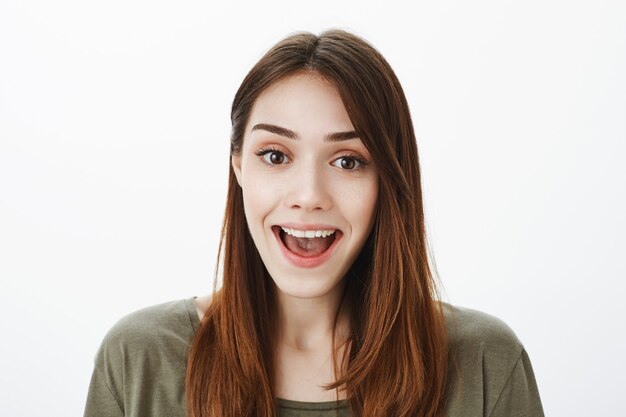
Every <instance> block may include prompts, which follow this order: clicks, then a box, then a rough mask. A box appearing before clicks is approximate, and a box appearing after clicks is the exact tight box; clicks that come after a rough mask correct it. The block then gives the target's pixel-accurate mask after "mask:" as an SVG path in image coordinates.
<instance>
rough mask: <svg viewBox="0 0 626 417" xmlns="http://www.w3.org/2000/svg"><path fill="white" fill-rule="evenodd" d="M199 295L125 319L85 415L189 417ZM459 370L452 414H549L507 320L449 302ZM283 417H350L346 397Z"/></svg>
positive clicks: (102, 355) (286, 409)
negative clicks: (188, 377) (188, 378)
mask: <svg viewBox="0 0 626 417" xmlns="http://www.w3.org/2000/svg"><path fill="white" fill-rule="evenodd" d="M194 298H195V297H193V298H188V299H185V300H177V301H171V302H168V303H163V304H158V305H155V306H151V307H147V308H144V309H142V310H139V311H136V312H134V313H131V314H129V315H127V316H125V317H124V318H122V319H121V320H119V321H118V322H117V323H116V324H115V325H114V326H113V327H112V328H111V330H109V332H108V333H107V334H106V336H105V337H104V340H103V341H102V344H101V346H100V349H99V350H98V352H97V354H96V357H95V367H94V370H93V374H92V377H91V383H90V386H89V392H88V394H87V402H86V405H85V414H84V416H85V417H122V416H127V417H186V406H185V369H186V366H187V353H188V349H189V346H190V344H191V341H192V338H193V336H194V334H195V332H196V330H197V329H198V327H199V325H200V319H199V318H198V314H197V312H196V310H195V306H194V303H193V300H194ZM444 313H445V319H446V325H447V328H448V337H449V340H450V346H451V350H452V352H453V357H454V362H455V365H453V366H450V372H449V384H448V403H447V405H446V409H447V415H448V417H472V416H483V417H510V416H516V417H522V416H527V417H543V410H542V406H541V400H540V398H539V392H538V390H537V384H536V382H535V377H534V374H533V370H532V367H531V364H530V360H529V359H528V355H527V354H526V351H525V350H524V347H523V346H522V344H521V343H520V341H519V340H518V338H517V337H516V336H515V334H514V333H513V332H512V331H511V329H510V328H509V327H508V326H507V325H506V324H504V323H503V322H502V321H501V320H499V319H497V318H495V317H493V316H490V315H487V314H485V313H481V312H478V311H475V310H470V309H466V308H460V307H455V306H452V305H450V304H444ZM278 404H279V407H280V416H281V417H332V416H335V415H337V414H336V411H337V410H338V411H339V413H338V415H339V416H341V417H348V416H350V414H349V409H348V405H347V402H346V400H343V401H339V402H322V403H306V402H299V401H289V400H285V399H278Z"/></svg>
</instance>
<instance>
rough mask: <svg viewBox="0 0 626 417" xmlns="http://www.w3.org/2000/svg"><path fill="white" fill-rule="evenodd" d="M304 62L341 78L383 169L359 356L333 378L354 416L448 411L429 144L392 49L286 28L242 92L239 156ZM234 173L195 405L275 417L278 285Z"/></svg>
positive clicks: (356, 339)
mask: <svg viewBox="0 0 626 417" xmlns="http://www.w3.org/2000/svg"><path fill="white" fill-rule="evenodd" d="M300 72H311V73H314V74H316V75H319V76H321V77H323V78H324V79H326V80H328V81H330V82H331V83H333V85H334V86H335V87H336V88H337V90H338V91H339V94H340V96H341V99H342V100H343V103H344V106H345V108H346V110H347V112H348V115H349V117H350V119H351V121H352V124H353V126H354V128H355V130H356V131H357V132H358V133H359V137H360V138H361V140H362V141H363V143H364V145H365V147H366V148H367V149H368V151H369V152H370V154H371V155H372V158H373V160H374V163H375V165H376V167H377V169H378V173H379V193H378V195H379V197H378V201H377V206H376V210H375V219H374V226H373V228H372V231H371V233H370V235H369V237H368V239H367V241H366V243H365V245H364V247H363V248H362V250H361V252H360V254H359V256H358V257H357V260H356V261H355V262H354V264H353V265H352V267H351V268H350V270H349V271H348V273H347V274H346V276H345V277H344V280H346V299H347V298H348V297H349V299H350V300H351V302H350V303H348V304H347V305H348V306H349V308H350V317H351V328H350V332H351V333H350V337H349V342H350V343H349V345H348V346H349V348H348V350H347V352H346V355H345V356H344V359H347V361H346V363H347V365H346V366H345V371H344V372H343V373H342V374H341V375H338V377H337V380H336V381H335V382H334V383H332V384H329V385H328V386H327V387H326V388H327V389H338V388H339V387H342V388H345V390H346V397H347V399H348V403H349V407H350V410H351V412H352V415H354V416H368V417H378V416H381V417H382V416H394V417H408V416H416V417H417V416H419V417H426V416H441V415H443V412H444V408H445V399H444V393H445V384H446V373H447V359H448V342H447V336H446V331H445V322H444V318H443V312H442V307H441V303H440V302H439V301H438V295H437V288H436V285H435V280H434V277H433V275H434V274H433V273H432V268H431V266H430V264H429V257H428V249H427V240H426V234H425V226H424V213H423V207H422V189H421V181H420V168H419V160H418V153H417V145H416V141H415V133H414V130H413V125H412V122H411V117H410V114H409V108H408V104H407V101H406V98H405V96H404V92H403V91H402V87H401V86H400V83H399V81H398V79H397V77H396V75H395V74H394V72H393V70H392V69H391V67H390V66H389V64H388V63H387V61H386V60H385V59H384V58H383V56H382V55H381V54H380V53H379V52H378V51H377V50H376V49H374V48H373V47H372V46H371V45H370V44H368V43H367V42H366V41H364V40H363V39H361V38H359V37H357V36H355V35H353V34H350V33H348V32H345V31H342V30H329V31H326V32H323V33H322V34H320V35H319V36H316V35H314V34H311V33H298V34H294V35H291V36H289V37H287V38H285V39H284V40H282V41H281V42H279V43H278V44H276V45H275V46H274V47H273V48H271V49H270V50H269V51H268V52H267V53H266V54H265V55H264V56H263V57H262V58H261V59H260V61H259V62H258V63H257V64H256V65H255V66H254V67H253V68H252V70H250V72H249V73H248V75H247V76H246V78H245V79H244V80H243V82H242V84H241V86H240V87H239V90H238V91H237V93H236V95H235V98H234V101H233V105H232V113H231V121H232V134H231V146H230V150H231V157H232V156H234V155H239V154H240V152H241V149H242V144H243V138H244V132H245V129H246V125H247V122H248V119H249V115H250V112H251V110H252V106H253V104H254V102H255V100H256V99H257V97H259V95H260V94H261V93H262V92H263V91H264V90H265V89H266V88H267V87H269V86H270V85H272V84H273V83H275V82H277V81H278V80H280V79H283V78H284V77H287V76H290V75H294V74H296V73H300ZM228 181H229V183H228V193H227V203H226V212H225V216H224V223H223V226H222V236H221V240H220V247H219V252H218V262H219V260H220V259H221V258H220V256H221V254H222V251H223V257H224V259H223V283H222V286H221V288H220V289H219V290H217V273H216V287H215V290H214V294H213V298H212V302H211V305H210V306H209V308H208V310H207V311H206V313H205V316H204V318H203V320H202V324H201V326H200V328H199V330H198V332H197V333H196V335H195V338H194V340H193V342H192V345H191V348H190V352H189V359H188V364H187V374H186V382H185V383H186V387H185V388H186V401H187V411H188V416H189V417H240V416H260V417H275V416H277V415H278V407H277V403H276V399H275V398H274V396H273V392H272V390H273V385H272V384H273V381H274V379H273V375H272V370H273V362H272V354H273V347H274V345H273V340H274V335H275V334H276V328H275V326H274V324H273V323H275V322H276V320H275V318H276V295H275V287H274V284H273V281H272V279H271V277H270V276H269V274H268V272H267V270H266V268H265V266H264V265H263V261H262V259H261V257H260V255H259V252H258V251H257V249H256V246H255V244H254V242H253V240H252V236H251V235H250V232H249V230H248V226H247V223H246V218H245V215H244V206H243V196H242V190H241V188H240V186H239V184H238V183H237V180H236V178H235V175H234V171H233V169H232V166H231V168H230V172H229V179H228ZM218 265H219V263H218ZM335 324H336V322H335ZM333 363H334V364H335V363H336V358H334V357H333ZM335 367H336V366H335Z"/></svg>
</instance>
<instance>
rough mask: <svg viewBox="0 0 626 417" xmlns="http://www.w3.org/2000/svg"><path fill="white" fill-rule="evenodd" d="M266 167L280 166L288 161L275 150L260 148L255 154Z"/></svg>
mask: <svg viewBox="0 0 626 417" xmlns="http://www.w3.org/2000/svg"><path fill="white" fill-rule="evenodd" d="M256 155H257V156H260V157H261V158H262V159H263V161H264V162H265V163H266V164H268V165H281V164H285V163H287V161H288V158H287V155H285V154H284V153H283V152H281V151H279V150H278V149H275V148H262V149H259V150H258V151H257V152H256Z"/></svg>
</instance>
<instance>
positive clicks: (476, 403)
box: [442, 303, 543, 417]
mask: <svg viewBox="0 0 626 417" xmlns="http://www.w3.org/2000/svg"><path fill="white" fill-rule="evenodd" d="M442 307H443V313H444V317H445V320H446V328H447V331H448V341H449V346H450V361H449V368H448V393H447V395H448V405H447V407H448V408H447V415H449V416H451V417H456V416H464V415H485V416H500V415H513V414H515V412H514V411H515V410H519V412H520V414H515V415H527V416H543V412H542V409H541V401H540V399H539V393H538V390H537V386H536V382H535V379H534V374H533V370H532V366H531V364H530V360H529V358H528V355H527V354H526V351H525V349H524V346H523V345H522V342H521V341H520V340H519V338H518V337H517V335H516V334H515V333H514V332H513V330H512V329H511V328H510V327H509V326H508V325H507V324H506V323H505V322H503V321H502V320H500V319H499V318H497V317H494V316H492V315H490V314H486V313H483V312H481V311H477V310H473V309H469V308H464V307H457V306H453V305H450V304H446V303H443V305H442Z"/></svg>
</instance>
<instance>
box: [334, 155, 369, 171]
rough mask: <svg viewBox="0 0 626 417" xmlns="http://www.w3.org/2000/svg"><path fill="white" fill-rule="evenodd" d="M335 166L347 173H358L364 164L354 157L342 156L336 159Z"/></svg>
mask: <svg viewBox="0 0 626 417" xmlns="http://www.w3.org/2000/svg"><path fill="white" fill-rule="evenodd" d="M337 162H339V164H337ZM333 165H334V166H336V167H337V168H341V169H344V170H346V171H356V170H357V169H359V168H361V166H362V165H363V162H362V161H360V160H359V159H358V158H355V157H352V156H342V157H341V158H337V159H335V161H334V162H333Z"/></svg>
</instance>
